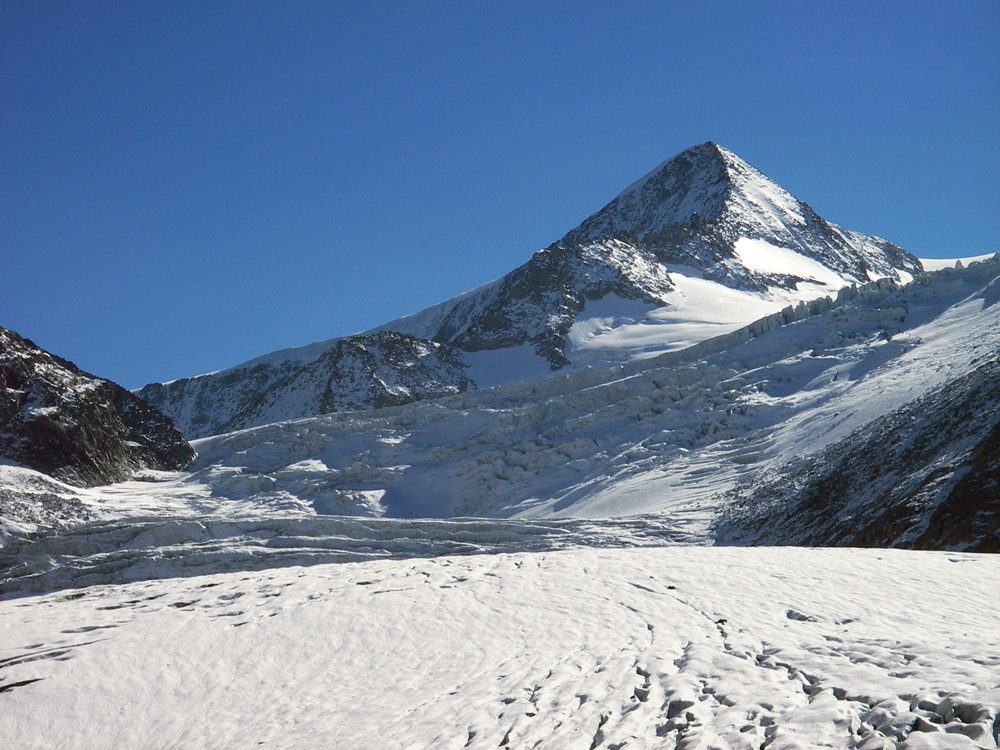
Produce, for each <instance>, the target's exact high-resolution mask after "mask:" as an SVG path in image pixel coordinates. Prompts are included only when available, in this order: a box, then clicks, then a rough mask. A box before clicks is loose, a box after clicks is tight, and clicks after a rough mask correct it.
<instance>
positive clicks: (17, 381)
mask: <svg viewBox="0 0 1000 750" xmlns="http://www.w3.org/2000/svg"><path fill="white" fill-rule="evenodd" d="M0 458H6V459H10V460H12V461H16V462H19V463H21V464H24V465H26V466H30V467H31V468H33V469H37V470H38V471H41V472H44V473H45V474H49V475H51V476H54V477H57V478H59V479H61V480H63V481H65V482H69V483H70V484H76V485H82V486H90V485H96V484H110V483H111V482H120V481H122V480H123V479H127V478H128V477H129V476H130V475H131V474H132V472H133V471H135V470H137V469H144V468H147V467H148V468H154V469H182V468H184V467H185V466H187V465H188V464H189V463H191V460H192V459H193V458H194V451H193V450H192V449H191V446H190V445H188V443H187V441H186V440H184V438H183V437H182V436H181V434H180V433H179V432H178V431H177V430H176V429H175V428H174V426H173V424H172V423H171V422H170V420H169V419H167V418H166V417H164V416H163V414H161V413H160V412H159V411H157V410H156V409H154V408H152V407H151V406H150V405H149V404H147V403H146V402H145V401H143V400H142V399H140V398H137V397H136V396H134V395H133V394H131V393H129V392H128V391H126V390H125V389H124V388H122V387H121V386H119V385H117V384H115V383H112V382H111V381H109V380H104V379H103V378H98V377H95V376H93V375H91V374H90V373H86V372H83V371H82V370H80V369H79V368H78V367H77V366H76V365H74V364H73V363H72V362H68V361H66V360H64V359H62V358H60V357H57V356H54V355H52V354H50V353H49V352H47V351H45V350H44V349H41V348H40V347H38V346H36V345H35V344H34V343H33V342H32V341H29V340H28V339H25V338H22V337H21V336H19V335H18V334H16V333H14V332H13V331H8V330H7V329H5V328H0Z"/></svg>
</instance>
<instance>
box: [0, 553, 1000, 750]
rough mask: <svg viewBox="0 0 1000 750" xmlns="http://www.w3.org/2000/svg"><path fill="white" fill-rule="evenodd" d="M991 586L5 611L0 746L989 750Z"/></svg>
mask: <svg viewBox="0 0 1000 750" xmlns="http://www.w3.org/2000/svg"><path fill="white" fill-rule="evenodd" d="M169 564H170V561H169V559H165V560H161V561H160V563H159V565H160V566H161V568H164V567H168V566H169ZM998 577H1000V558H997V557H995V556H985V555H965V554H955V553H927V552H908V551H898V550H810V549H792V548H784V549H783V548H771V549H730V548H676V547H675V548H655V549H617V550H616V549H589V548H580V549H572V550H566V551H562V552H534V553H524V552H522V553H499V554H491V555H474V556H464V557H454V556H444V557H431V558H423V559H419V558H415V559H408V560H374V561H370V562H363V563H350V564H341V565H318V566H313V567H309V568H300V567H290V568H283V569H272V570H263V571H257V572H247V571H242V570H240V569H239V568H235V569H234V570H233V571H232V572H229V573H223V574H216V575H210V576H199V577H194V578H162V579H160V580H149V581H142V582H137V583H130V584H123V585H103V586H92V587H89V588H81V589H76V590H73V591H72V592H65V591H64V592H60V593H53V594H47V595H41V596H28V597H18V598H7V599H6V600H4V601H0V632H3V634H4V638H3V642H2V644H0V690H2V691H3V693H2V700H3V707H4V710H3V711H2V712H0V744H2V745H3V746H4V747H11V748H15V747H16V748H22V749H25V750H26V749H29V748H50V747H60V748H128V749H129V750H132V749H138V748H162V747H184V748H191V749H196V748H223V747H226V748H229V747H257V746H262V747H270V748H296V749H302V748H329V747H337V748H372V747H378V748H495V747H498V746H500V747H511V748H529V747H540V748H560V749H564V748H565V749H571V748H581V749H582V750H588V749H592V748H616V747H617V748H621V747H627V748H661V747H683V748H706V749H708V748H722V749H731V750H742V749H746V750H749V749H750V748H754V749H756V748H760V747H762V746H767V747H769V748H786V749H787V748H821V747H826V748H874V747H879V748H894V747H900V748H904V749H906V748H909V749H910V750H913V749H915V748H975V747H980V748H992V747H995V746H996V743H995V739H996V726H997V725H996V723H995V722H996V717H997V709H998V706H1000V630H998V629H997V627H996V613H995V610H994V607H993V604H994V602H995V582H996V580H997V579H998Z"/></svg>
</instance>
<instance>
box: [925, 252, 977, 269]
mask: <svg viewBox="0 0 1000 750" xmlns="http://www.w3.org/2000/svg"><path fill="white" fill-rule="evenodd" d="M992 257H993V253H990V254H988V255H972V256H969V257H967V258H921V259H920V265H922V266H923V267H924V270H925V271H940V270H941V269H942V268H954V267H955V266H956V265H957V264H958V263H961V264H962V265H964V266H967V265H969V264H970V263H977V262H979V261H981V260H989V259H990V258H992Z"/></svg>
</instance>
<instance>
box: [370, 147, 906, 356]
mask: <svg viewBox="0 0 1000 750" xmlns="http://www.w3.org/2000/svg"><path fill="white" fill-rule="evenodd" d="M741 239H743V240H758V241H762V242H766V243H768V244H769V245H772V246H774V247H777V248H784V249H787V250H791V251H794V252H795V253H797V254H799V255H802V256H804V257H806V258H808V259H811V260H814V261H817V262H819V263H820V264H822V265H823V266H825V267H826V268H827V269H829V270H831V271H833V272H834V273H836V274H838V275H840V276H841V277H842V278H843V282H844V285H847V284H850V283H851V282H859V283H864V282H867V281H870V280H875V279H876V278H882V277H888V278H892V279H895V280H907V279H908V278H909V276H908V275H909V274H914V273H918V272H920V271H921V270H922V268H921V265H920V261H919V260H917V258H915V257H914V256H913V255H911V254H910V253H908V252H906V251H905V250H903V249H901V248H899V247H897V246H896V245H893V244H892V243H891V242H887V241H886V240H883V239H880V238H878V237H871V236H868V235H865V234H859V233H857V232H851V231H848V230H846V229H842V228H840V227H838V226H836V225H835V224H831V223H830V222H828V221H825V220H824V219H822V218H820V217H819V216H817V215H816V213H815V212H814V211H813V210H812V209H811V208H810V207H809V206H808V205H806V204H805V203H803V202H802V201H800V200H798V199H796V198H795V197H794V196H792V195H791V194H790V193H788V192H787V191H786V190H784V189H783V188H781V187H780V186H778V185H777V184H776V183H774V182H773V181H771V180H769V179H768V178H767V177H765V176H764V175H763V174H761V173H760V172H758V171H757V170H756V169H754V168H753V167H752V166H750V165H749V164H747V163H746V162H745V161H743V160H742V159H740V158H739V157H738V156H736V154H734V153H732V152H731V151H727V150H726V149H724V148H722V147H720V146H717V145H716V144H714V143H704V144H702V145H700V146H695V147H693V148H691V149H688V150H687V151H684V152H682V153H680V154H678V155H677V156H675V157H674V158H672V159H670V160H669V161H667V162H664V163H663V164H661V165H660V166H659V167H657V168H656V169H654V170H653V171H652V172H651V173H649V174H648V175H647V176H646V177H644V178H642V179H641V180H639V181H638V182H636V183H634V184H633V185H631V186H630V187H629V188H627V189H626V190H625V192H623V193H622V194H621V195H619V196H618V197H617V198H615V199H614V200H613V201H611V203H609V204H608V205H607V206H605V207H604V208H602V209H601V210H600V211H598V212H597V213H595V214H594V215H593V216H591V217H589V218H588V219H587V220H586V221H584V222H583V223H582V224H581V225H580V226H578V227H577V228H576V229H574V230H572V231H571V232H569V233H567V234H566V235H565V236H564V237H563V238H562V239H561V240H559V241H558V242H555V243H553V244H552V245H550V246H549V247H547V248H545V249H544V250H539V251H538V252H537V253H535V255H534V256H533V257H532V258H531V259H530V260H529V261H528V262H527V263H525V264H524V265H523V266H521V267H519V268H517V269H515V270H514V271H512V272H511V273H509V274H508V275H507V276H504V277H503V278H501V279H498V280H497V281H495V282H493V283H492V284H488V285H486V286H484V287H481V288H480V289H477V290H474V291H472V292H469V293H467V294H465V295H462V296H461V297H457V298H455V299H453V300H449V301H448V302H445V303H442V304H440V305H436V306H434V307H431V308H428V309H427V310H424V311H423V312H419V313H416V314H415V315H411V316H408V317H406V318H401V319H400V320H397V321H393V322H392V323H389V324H387V325H385V326H382V328H380V329H377V330H398V331H402V332H404V333H408V334H411V335H413V336H419V337H421V338H427V339H431V340H433V341H440V342H446V343H449V344H452V345H453V346H456V347H458V348H459V349H463V350H465V351H479V350H482V349H502V348H507V347H512V346H519V345H521V344H525V343H528V344H531V346H532V347H533V348H534V349H535V351H536V352H537V353H538V354H539V355H541V356H543V357H545V358H546V359H547V360H548V361H549V363H550V365H551V366H552V368H553V369H558V368H560V367H562V366H564V365H565V364H567V363H568V360H567V359H566V356H565V354H564V352H563V348H564V346H565V336H566V333H567V332H568V331H569V329H570V327H571V326H572V325H573V322H574V320H575V319H576V315H577V313H579V312H580V310H582V309H583V307H584V305H585V303H586V302H587V301H588V300H597V299H601V298H603V297H604V296H605V295H607V294H608V293H611V292H613V293H615V294H617V295H618V296H620V297H623V298H625V299H633V300H640V301H643V302H649V303H653V304H656V305H663V304H666V301H665V298H664V297H665V295H666V294H667V293H668V292H670V291H671V289H672V288H673V287H672V285H671V282H670V277H669V273H670V271H671V270H676V269H677V268H679V267H680V268H683V269H685V270H686V271H687V272H688V273H690V270H691V269H694V270H695V271H698V272H701V274H702V275H703V276H704V278H706V279H709V280H711V281H715V282H718V283H720V284H723V285H725V286H729V287H733V288H742V289H751V290H757V291H764V290H766V289H768V288H773V287H785V288H790V287H794V286H795V285H796V284H797V283H800V282H807V281H810V279H809V278H806V277H804V276H803V275H800V274H801V272H796V271H795V270H794V269H792V270H790V271H789V272H788V273H776V272H774V271H761V270H760V269H757V268H755V267H753V265H752V264H751V265H749V266H748V265H747V264H746V263H744V262H743V261H742V260H741V258H740V256H739V253H738V252H737V243H738V242H739V241H740V240H741ZM797 274H798V275H797ZM748 322H749V321H748Z"/></svg>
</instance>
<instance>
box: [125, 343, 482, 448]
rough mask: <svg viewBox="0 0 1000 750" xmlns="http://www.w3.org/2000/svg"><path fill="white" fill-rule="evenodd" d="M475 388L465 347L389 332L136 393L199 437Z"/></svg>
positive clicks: (156, 384) (407, 401) (391, 404)
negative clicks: (313, 354) (301, 357)
mask: <svg viewBox="0 0 1000 750" xmlns="http://www.w3.org/2000/svg"><path fill="white" fill-rule="evenodd" d="M470 388H475V383H474V382H473V381H472V380H470V379H469V378H468V377H467V376H466V374H465V365H464V363H463V362H462V359H461V353H460V352H458V351H457V350H456V349H454V348H452V347H450V346H447V345H444V344H438V343H433V342H430V341H423V340H420V339H416V338H414V337H412V336H405V335H403V334H400V333H394V332H391V331H386V332H382V333H378V334H372V335H359V336H348V337H347V338H343V339H338V340H337V341H336V342H334V344H333V345H332V346H331V348H329V349H327V350H326V351H325V352H323V353H322V354H321V355H320V356H319V357H318V358H317V359H316V360H314V361H311V362H290V361H285V362H278V363H275V364H272V363H268V362H260V363H257V364H255V365H253V366H252V367H249V368H235V369H233V370H231V371H228V372H224V373H218V374H215V375H209V376H201V377H196V378H186V379H184V380H177V381H174V382H172V383H165V384H160V383H152V384H150V385H147V386H145V387H144V388H142V389H141V390H140V391H138V395H140V396H141V397H142V398H144V399H145V400H146V401H148V402H149V403H150V404H152V405H154V406H156V407H157V408H160V409H162V410H163V411H165V412H167V413H169V414H172V415H174V418H175V421H176V422H177V424H178V426H179V427H180V428H181V429H182V430H184V432H185V434H186V435H188V436H189V437H191V438H192V439H194V438H199V437H206V436H208V435H217V434H221V433H225V432H232V431H234V430H240V429H245V428H247V427H253V426H256V425H260V424H267V423H269V422H280V421H284V420H288V419H297V418H299V417H308V416H314V415H317V414H326V413H329V412H335V411H357V410H361V409H379V408H384V407H387V406H399V405H401V404H408V403H410V402H412V401H419V400H421V399H425V398H436V397H438V396H447V395H452V394H455V393H461V392H463V391H466V390H468V389H470Z"/></svg>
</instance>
